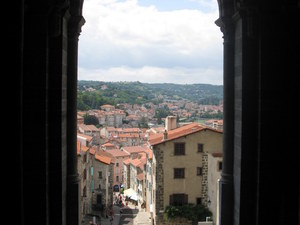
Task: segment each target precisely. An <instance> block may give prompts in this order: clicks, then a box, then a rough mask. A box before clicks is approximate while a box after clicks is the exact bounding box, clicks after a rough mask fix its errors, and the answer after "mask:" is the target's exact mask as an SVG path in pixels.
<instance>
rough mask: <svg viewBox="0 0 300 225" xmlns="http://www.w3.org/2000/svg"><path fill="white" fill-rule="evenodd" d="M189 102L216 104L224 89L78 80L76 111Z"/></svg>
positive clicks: (191, 85) (204, 86) (204, 85)
mask: <svg viewBox="0 0 300 225" xmlns="http://www.w3.org/2000/svg"><path fill="white" fill-rule="evenodd" d="M163 99H164V100H183V99H185V100H190V101H193V102H197V103H199V104H204V105H218V104H219V102H220V100H222V99H223V86H222V85H211V84H172V83H157V84H151V83H141V82H102V81H83V80H79V81H78V109H79V110H86V109H92V108H99V106H100V105H102V104H112V105H116V104H118V103H129V104H144V103H148V102H153V103H154V104H157V103H159V102H162V100H163Z"/></svg>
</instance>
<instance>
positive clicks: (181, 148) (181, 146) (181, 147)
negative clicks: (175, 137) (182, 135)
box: [174, 143, 185, 155]
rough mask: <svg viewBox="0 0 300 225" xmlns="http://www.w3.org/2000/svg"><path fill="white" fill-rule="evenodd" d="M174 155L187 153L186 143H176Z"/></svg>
mask: <svg viewBox="0 0 300 225" xmlns="http://www.w3.org/2000/svg"><path fill="white" fill-rule="evenodd" d="M174 155H185V143H174Z"/></svg>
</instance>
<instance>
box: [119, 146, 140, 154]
mask: <svg viewBox="0 0 300 225" xmlns="http://www.w3.org/2000/svg"><path fill="white" fill-rule="evenodd" d="M122 149H123V150H124V151H126V152H128V153H130V154H131V153H140V152H145V149H144V148H143V147H141V146H127V147H122Z"/></svg>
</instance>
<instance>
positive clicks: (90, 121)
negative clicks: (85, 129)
mask: <svg viewBox="0 0 300 225" xmlns="http://www.w3.org/2000/svg"><path fill="white" fill-rule="evenodd" d="M83 123H84V124H85V125H95V126H99V120H98V118H97V117H96V116H94V115H88V114H85V115H84V116H83Z"/></svg>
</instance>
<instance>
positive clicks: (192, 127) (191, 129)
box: [149, 123, 222, 146]
mask: <svg viewBox="0 0 300 225" xmlns="http://www.w3.org/2000/svg"><path fill="white" fill-rule="evenodd" d="M204 130H212V131H215V132H218V133H222V131H218V130H214V129H211V128H208V127H206V126H203V125H200V124H198V123H191V124H188V125H185V126H182V127H179V128H176V129H174V130H170V131H168V132H167V138H166V139H163V137H164V134H163V133H159V134H155V135H151V136H149V143H150V145H152V146H154V145H158V144H161V143H164V142H167V141H171V140H175V139H177V138H181V137H184V136H186V135H189V134H193V133H196V132H199V131H204Z"/></svg>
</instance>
